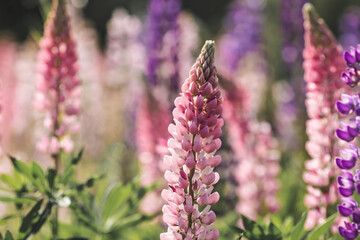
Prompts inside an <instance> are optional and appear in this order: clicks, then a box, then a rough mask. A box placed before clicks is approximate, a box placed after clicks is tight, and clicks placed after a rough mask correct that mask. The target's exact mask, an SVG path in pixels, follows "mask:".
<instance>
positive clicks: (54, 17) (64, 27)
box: [34, 0, 81, 164]
mask: <svg viewBox="0 0 360 240" xmlns="http://www.w3.org/2000/svg"><path fill="white" fill-rule="evenodd" d="M40 48H41V49H40V52H39V54H38V62H37V76H36V89H37V93H36V95H35V102H34V105H35V107H36V108H37V109H39V110H40V111H42V112H44V113H45V120H44V125H45V127H46V128H47V129H48V130H49V134H48V136H46V137H44V138H43V139H42V140H41V141H40V142H39V143H38V149H39V150H42V151H44V152H48V153H50V154H51V155H52V156H53V157H54V158H55V162H56V164H58V160H57V156H58V153H59V151H60V150H62V151H64V152H71V151H72V150H73V142H72V140H71V134H72V133H75V132H77V131H78V130H79V124H78V121H77V116H78V114H79V110H80V99H79V96H80V93H81V90H80V87H79V85H80V80H79V79H78V78H77V76H76V73H77V65H76V59H77V57H76V53H75V43H74V41H73V39H72V37H71V34H70V25H69V19H68V16H67V13H66V9H65V1H63V0H56V1H54V4H53V7H52V10H51V12H50V13H49V16H48V19H47V21H46V24H45V32H44V37H43V38H42V39H41V41H40Z"/></svg>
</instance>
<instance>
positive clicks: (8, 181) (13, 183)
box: [0, 174, 21, 189]
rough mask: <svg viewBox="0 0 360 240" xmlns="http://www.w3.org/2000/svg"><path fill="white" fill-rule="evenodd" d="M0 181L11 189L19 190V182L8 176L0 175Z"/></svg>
mask: <svg viewBox="0 0 360 240" xmlns="http://www.w3.org/2000/svg"><path fill="white" fill-rule="evenodd" d="M0 181H2V182H3V183H5V184H7V185H9V186H10V187H12V188H13V189H19V188H21V184H19V182H20V181H15V180H14V179H13V178H12V177H11V176H10V175H8V174H1V175H0Z"/></svg>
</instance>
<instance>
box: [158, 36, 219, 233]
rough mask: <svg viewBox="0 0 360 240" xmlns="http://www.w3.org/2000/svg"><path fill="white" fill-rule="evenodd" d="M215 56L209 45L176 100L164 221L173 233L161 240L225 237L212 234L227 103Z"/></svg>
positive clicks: (168, 159) (170, 130)
mask: <svg viewBox="0 0 360 240" xmlns="http://www.w3.org/2000/svg"><path fill="white" fill-rule="evenodd" d="M214 50H215V48H214V42H213V41H207V42H206V43H205V45H204V47H203V48H202V51H201V54H200V55H199V57H198V58H197V60H196V63H195V64H194V65H193V67H192V69H191V71H190V76H189V78H188V79H186V80H185V82H184V84H183V85H182V93H181V95H180V97H178V98H176V99H175V106H176V108H175V109H174V111H173V117H174V122H175V124H170V125H169V132H170V134H171V135H172V138H170V139H169V141H168V147H169V151H170V153H171V156H169V155H166V156H165V157H164V163H165V165H166V166H167V168H168V170H167V171H166V172H165V179H166V180H167V182H168V183H169V189H164V190H163V191H162V194H161V195H162V197H163V199H164V200H165V201H166V202H167V204H166V205H164V207H163V213H164V215H163V220H164V222H165V223H166V224H167V225H168V231H167V232H166V233H162V234H161V235H160V239H162V240H170V239H174V240H175V239H186V240H190V239H209V240H211V239H217V238H218V237H219V232H218V231H217V230H211V229H212V226H213V223H214V222H215V219H216V215H215V213H214V212H213V211H210V207H211V205H213V204H215V203H216V202H217V201H218V200H219V197H220V196H219V194H218V193H217V192H214V193H212V191H213V189H214V186H213V185H214V184H216V183H217V182H218V180H219V174H218V173H216V172H214V171H213V169H214V167H216V166H218V165H219V164H220V162H221V157H220V156H219V155H215V152H216V150H217V149H219V148H220V146H221V141H220V139H219V137H220V135H221V133H222V131H221V127H222V126H223V124H224V121H223V120H222V119H221V118H219V115H220V114H221V112H222V97H221V92H220V90H219V89H218V88H217V85H218V80H217V76H216V69H215V65H214Z"/></svg>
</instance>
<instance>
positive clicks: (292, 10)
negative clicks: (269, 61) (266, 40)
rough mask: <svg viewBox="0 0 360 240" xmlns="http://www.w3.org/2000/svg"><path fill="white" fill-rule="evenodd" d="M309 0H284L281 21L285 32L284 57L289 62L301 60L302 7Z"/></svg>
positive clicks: (302, 45)
mask: <svg viewBox="0 0 360 240" xmlns="http://www.w3.org/2000/svg"><path fill="white" fill-rule="evenodd" d="M306 2H308V0H292V1H289V0H282V1H281V23H282V30H283V31H282V32H283V49H282V58H283V60H284V61H285V63H287V64H291V63H293V62H295V61H296V60H301V52H302V49H303V48H304V39H303V37H302V36H303V34H304V28H303V26H302V23H303V22H304V18H303V16H302V12H301V9H302V7H303V6H304V4H305V3H306Z"/></svg>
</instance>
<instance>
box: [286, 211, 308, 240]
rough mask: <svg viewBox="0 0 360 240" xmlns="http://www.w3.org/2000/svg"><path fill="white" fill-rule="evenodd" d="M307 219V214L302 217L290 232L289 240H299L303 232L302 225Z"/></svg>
mask: <svg viewBox="0 0 360 240" xmlns="http://www.w3.org/2000/svg"><path fill="white" fill-rule="evenodd" d="M306 218H307V212H306V213H305V214H304V215H303V216H302V218H301V219H300V221H299V222H298V223H297V224H296V226H295V227H294V229H293V230H292V232H291V235H290V240H299V239H300V238H301V236H302V235H303V232H304V225H305V221H306Z"/></svg>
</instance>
